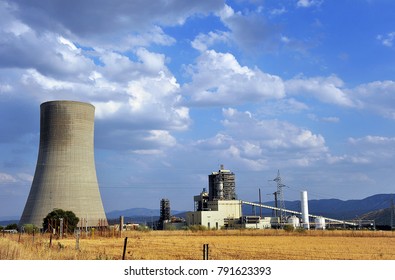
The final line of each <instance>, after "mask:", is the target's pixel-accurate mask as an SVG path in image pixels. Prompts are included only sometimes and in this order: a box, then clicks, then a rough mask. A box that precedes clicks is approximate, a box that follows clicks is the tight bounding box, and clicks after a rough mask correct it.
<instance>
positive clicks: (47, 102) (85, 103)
mask: <svg viewBox="0 0 395 280" xmlns="http://www.w3.org/2000/svg"><path fill="white" fill-rule="evenodd" d="M55 104H79V105H83V106H88V107H92V108H95V106H93V105H92V104H90V103H87V102H82V101H74V100H50V101H46V102H43V103H41V105H40V107H44V106H50V105H55Z"/></svg>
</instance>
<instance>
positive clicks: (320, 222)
mask: <svg viewBox="0 0 395 280" xmlns="http://www.w3.org/2000/svg"><path fill="white" fill-rule="evenodd" d="M314 221H315V229H322V230H324V229H325V219H324V218H323V217H317V218H315V220H314Z"/></svg>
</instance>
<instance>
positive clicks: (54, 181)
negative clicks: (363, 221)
mask: <svg viewBox="0 0 395 280" xmlns="http://www.w3.org/2000/svg"><path fill="white" fill-rule="evenodd" d="M94 112H95V107H94V106H93V105H91V104H88V103H83V102H76V101H49V102H45V103H43V104H41V106H40V144H39V153H38V159H37V165H36V170H35V174H34V179H33V182H32V186H31V189H30V193H29V196H28V199H27V202H26V205H25V208H24V210H23V213H22V217H21V219H20V222H19V226H23V225H26V224H33V225H35V226H36V227H38V228H42V225H43V219H44V218H45V217H46V216H47V214H48V213H50V212H51V211H53V210H56V209H64V210H67V211H72V212H73V213H75V215H76V216H77V217H78V218H79V224H78V227H80V228H84V227H86V228H88V227H90V228H91V227H106V226H108V221H107V218H106V215H105V212H104V208H103V204H102V200H101V196H100V192H99V186H98V182H97V177H96V168H95V162H94V147H93V143H94ZM235 177H236V176H235V174H234V173H233V172H232V171H230V170H228V169H225V168H224V166H223V165H221V166H220V169H219V170H218V171H215V172H212V173H211V174H209V175H208V191H207V188H204V189H203V190H202V192H201V193H200V194H198V195H196V196H194V198H193V202H194V211H191V212H187V213H186V217H185V219H176V218H174V217H172V216H171V215H170V201H169V200H168V199H162V200H161V209H160V212H161V216H160V219H159V221H158V223H157V224H158V226H157V227H156V228H158V229H167V228H169V227H170V226H171V227H173V228H174V227H176V228H182V227H188V226H204V227H207V228H208V229H233V228H256V229H265V228H282V227H284V226H285V225H287V224H288V225H292V226H293V227H295V228H298V227H301V228H304V229H310V227H311V226H313V227H314V228H315V229H325V226H326V223H328V222H329V223H332V224H333V223H335V224H341V225H349V226H355V225H356V224H355V223H352V222H347V221H341V220H336V219H331V218H327V217H321V216H315V215H311V214H310V213H309V211H308V198H307V192H306V191H303V192H301V211H300V212H298V211H293V210H287V209H286V208H285V206H284V198H283V187H284V185H283V184H282V181H281V177H280V172H279V171H278V174H277V177H276V178H275V179H273V181H275V182H276V183H277V191H276V192H275V193H274V194H275V198H276V199H275V206H269V205H265V204H262V203H261V197H260V192H259V203H256V202H248V201H244V200H240V199H239V198H238V196H237V194H236V179H235ZM245 205H250V206H251V207H253V208H254V209H255V215H246V214H244V213H243V206H245ZM263 208H267V209H271V210H272V211H273V215H272V216H270V217H263V216H262V209H263ZM256 209H259V212H260V214H259V215H257V214H256ZM121 224H123V221H122V223H121ZM120 228H121V229H122V228H123V226H121V227H120Z"/></svg>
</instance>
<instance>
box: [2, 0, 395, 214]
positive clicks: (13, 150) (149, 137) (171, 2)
mask: <svg viewBox="0 0 395 280" xmlns="http://www.w3.org/2000/svg"><path fill="white" fill-rule="evenodd" d="M394 62H395V3H394V1H390V0H381V1H380V0H378V1H372V0H359V1H357V0H353V1H351V0H345V1H328V0H284V1H274V0H265V1H264V0H234V1H224V0H199V1H183V0H167V1H158V0H155V1H153V0H152V1H151V0H144V1H143V0H139V1H137V0H136V1H122V0H113V1H93V0H86V1H60V0H59V1H58V0H52V1H27V0H25V1H24V0H17V1H3V0H0V129H1V133H0V217H12V216H13V217H19V216H20V215H21V213H22V210H23V207H24V204H25V202H26V199H27V196H28V193H29V190H30V186H31V182H32V179H33V174H34V169H35V164H36V160H37V153H38V141H39V106H40V104H41V103H42V102H45V101H48V100H77V101H83V102H89V103H92V104H93V105H95V107H96V114H95V116H96V120H95V159H96V169H97V174H98V181H99V185H100V191H101V195H102V199H103V204H104V208H105V210H106V211H107V212H109V211H112V210H120V209H127V208H133V207H147V208H158V207H159V203H160V199H162V198H168V199H170V203H171V207H172V209H175V210H192V209H193V195H195V194H197V193H199V192H200V191H201V189H202V188H204V187H207V175H208V174H210V173H211V172H212V171H216V170H218V168H219V165H220V164H224V166H225V168H228V169H231V170H232V171H233V172H234V173H235V174H236V191H237V194H238V196H239V198H240V199H243V200H248V201H256V200H258V189H259V188H261V190H262V193H263V194H264V197H263V200H264V201H268V200H272V196H267V195H266V194H269V193H272V192H274V191H275V187H276V186H275V184H274V182H270V180H271V179H274V178H275V176H276V174H277V170H280V172H281V175H282V179H283V183H284V184H286V185H287V186H289V188H286V189H285V190H284V198H285V199H286V200H296V199H299V196H300V191H301V190H307V191H308V192H309V198H310V199H323V198H338V199H343V200H348V199H360V198H364V197H367V196H370V195H373V194H377V193H393V192H394V182H395V173H394V172H393V170H395V166H394V165H395V132H394V128H395V75H394V74H395V63H394Z"/></svg>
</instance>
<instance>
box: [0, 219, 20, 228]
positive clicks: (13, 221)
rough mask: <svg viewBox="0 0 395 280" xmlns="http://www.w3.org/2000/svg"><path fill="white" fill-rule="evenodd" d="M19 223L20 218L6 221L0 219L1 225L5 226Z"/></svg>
mask: <svg viewBox="0 0 395 280" xmlns="http://www.w3.org/2000/svg"><path fill="white" fill-rule="evenodd" d="M18 223H19V220H4V221H0V226H3V227H5V226H8V225H11V224H18Z"/></svg>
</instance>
